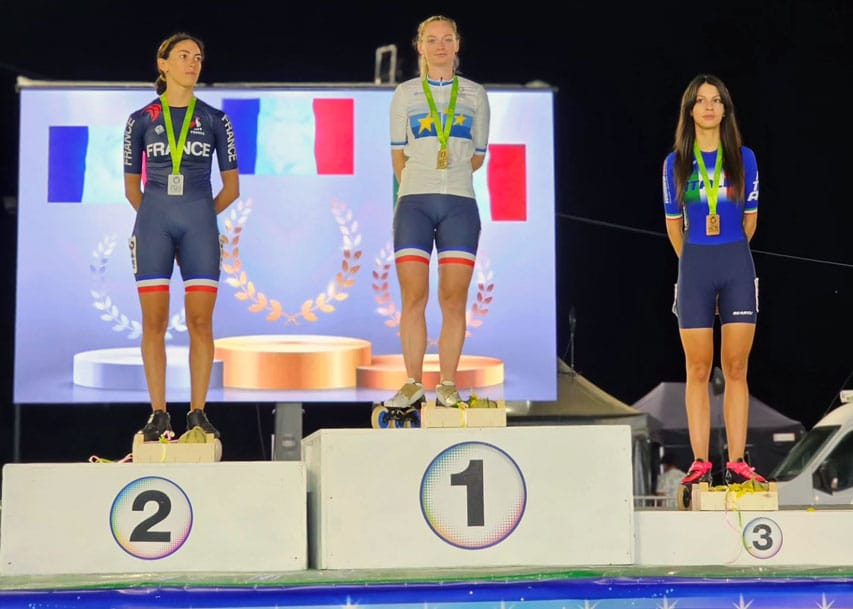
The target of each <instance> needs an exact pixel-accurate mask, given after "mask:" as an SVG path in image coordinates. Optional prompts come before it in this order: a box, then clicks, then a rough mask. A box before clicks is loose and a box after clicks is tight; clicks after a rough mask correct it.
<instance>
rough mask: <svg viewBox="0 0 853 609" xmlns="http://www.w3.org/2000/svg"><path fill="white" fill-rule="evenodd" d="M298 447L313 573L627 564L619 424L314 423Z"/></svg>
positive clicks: (629, 504) (624, 450) (627, 484)
mask: <svg viewBox="0 0 853 609" xmlns="http://www.w3.org/2000/svg"><path fill="white" fill-rule="evenodd" d="M302 454H303V459H304V462H305V467H306V472H307V480H308V497H309V500H308V506H309V508H308V522H309V531H310V532H309V554H310V557H309V564H310V565H311V566H312V567H315V568H317V569H371V568H430V567H439V568H450V567H474V566H508V565H562V566H571V565H589V564H630V563H631V561H632V560H633V551H632V550H633V548H632V545H633V493H632V480H633V478H632V466H631V435H630V428H629V427H628V426H627V425H624V426H623V425H584V426H542V427H482V428H472V427H466V428H460V427H455V428H420V429H418V428H405V429H321V430H319V431H317V432H315V433H313V434H311V435H310V436H308V437H307V438H305V439H304V440H303V442H302Z"/></svg>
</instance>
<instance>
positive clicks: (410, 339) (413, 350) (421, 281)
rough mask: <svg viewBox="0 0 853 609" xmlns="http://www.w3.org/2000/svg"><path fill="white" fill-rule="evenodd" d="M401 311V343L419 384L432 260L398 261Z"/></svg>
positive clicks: (409, 369) (408, 367)
mask: <svg viewBox="0 0 853 609" xmlns="http://www.w3.org/2000/svg"><path fill="white" fill-rule="evenodd" d="M397 279H398V280H399V282H400V296H401V299H402V305H401V306H402V310H401V312H400V345H401V347H402V350H403V361H404V362H405V364H406V375H407V376H408V377H409V378H412V379H415V381H417V382H418V383H420V382H422V379H423V365H424V353H426V345H427V327H426V305H427V300H428V298H429V260H428V259H427V260H426V261H415V262H398V263H397Z"/></svg>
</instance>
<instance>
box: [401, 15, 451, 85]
mask: <svg viewBox="0 0 853 609" xmlns="http://www.w3.org/2000/svg"><path fill="white" fill-rule="evenodd" d="M435 21H444V22H445V23H447V24H448V25H449V26H450V27H451V29H452V30H453V35H454V36H456V41H457V42H461V40H462V37H461V36H459V28H457V27H456V22H455V21H454V20H453V19H451V18H450V17H445V16H444V15H433V16H432V17H427V18H426V19H424V20H423V21H421V23H420V25H418V33H417V35H416V36H415V39H414V40H413V41H412V45H413V46H414V47H415V50H416V51H417V50H418V43H420V42H421V41H422V40H423V37H424V30H425V29H426V26H428V25H429V24H430V23H433V22H435ZM457 68H459V55H456V57H455V58H454V60H453V71H454V72H456V70H457ZM418 72H419V74H420V76H421V78H424V77H426V75H427V73H428V72H429V65H428V64H427V60H426V57H424V56H423V55H421V54H420V52H419V53H418Z"/></svg>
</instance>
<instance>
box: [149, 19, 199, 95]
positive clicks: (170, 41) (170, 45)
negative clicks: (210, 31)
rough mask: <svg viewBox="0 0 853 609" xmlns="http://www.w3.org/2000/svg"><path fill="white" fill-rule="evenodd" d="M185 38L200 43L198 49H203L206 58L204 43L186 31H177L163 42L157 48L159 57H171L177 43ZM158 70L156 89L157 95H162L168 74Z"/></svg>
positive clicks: (155, 82)
mask: <svg viewBox="0 0 853 609" xmlns="http://www.w3.org/2000/svg"><path fill="white" fill-rule="evenodd" d="M184 40H191V41H192V42H194V43H196V44H197V45H198V50H199V51H201V57H202V59H204V43H203V42H202V41H201V40H199V39H198V38H196V37H195V36H192V35H190V34H187V33H186V32H177V33H175V34H172V35H171V36H169V37H168V38H166V40H164V41H163V42H161V43H160V47H159V48H158V49H157V59H169V55H170V54H171V53H172V49H174V48H175V45H176V44H178V43H179V42H183V41H184ZM157 71H158V72H159V75H158V76H157V80H155V81H154V89H156V91H157V95H162V94H163V92H164V91H165V90H166V76H165V75H164V74H163V72H161V71H160V69H159V68H158V69H157Z"/></svg>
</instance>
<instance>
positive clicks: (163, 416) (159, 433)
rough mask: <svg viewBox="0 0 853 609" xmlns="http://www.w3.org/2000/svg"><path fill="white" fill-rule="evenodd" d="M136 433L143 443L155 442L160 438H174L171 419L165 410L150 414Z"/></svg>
mask: <svg viewBox="0 0 853 609" xmlns="http://www.w3.org/2000/svg"><path fill="white" fill-rule="evenodd" d="M136 433H141V434H142V439H143V440H144V441H145V442H156V441H157V440H159V439H160V438H165V439H166V440H171V439H172V438H174V437H175V432H174V431H172V420H171V417H170V416H169V413H168V412H166V411H165V410H155V411H154V412H152V413H151V416H150V417H148V422H147V423H145V426H144V427H143V428H142V429H140V430H139V431H137V432H136Z"/></svg>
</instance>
